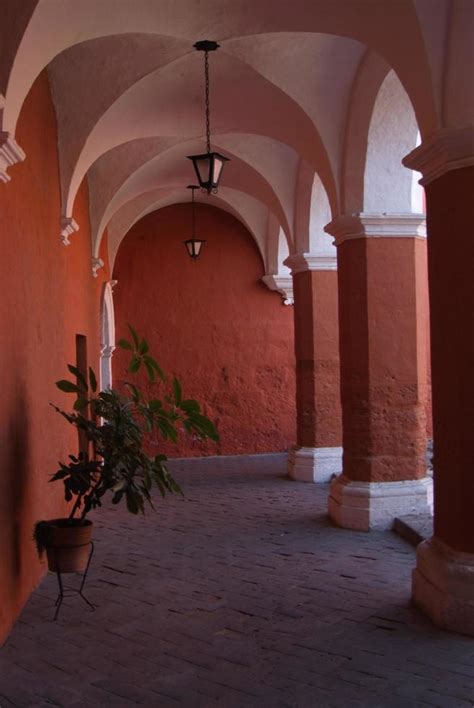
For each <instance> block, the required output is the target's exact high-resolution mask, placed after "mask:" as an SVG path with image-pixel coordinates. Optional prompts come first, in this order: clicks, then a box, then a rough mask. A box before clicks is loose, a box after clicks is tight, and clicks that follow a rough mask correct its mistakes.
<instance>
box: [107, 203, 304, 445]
mask: <svg viewBox="0 0 474 708" xmlns="http://www.w3.org/2000/svg"><path fill="white" fill-rule="evenodd" d="M196 219H197V232H198V234H200V235H202V237H203V238H205V239H206V243H205V245H204V247H203V251H202V255H201V257H200V259H199V260H198V261H196V262H193V261H191V259H190V258H189V256H187V254H186V251H185V247H184V245H183V243H182V242H183V240H184V239H185V238H187V237H188V235H189V230H190V210H189V205H177V206H170V207H167V208H165V209H163V210H161V211H159V212H155V213H153V214H150V215H148V216H146V217H145V218H144V219H142V220H141V221H140V222H139V223H138V224H136V225H135V226H134V227H133V229H132V230H131V232H130V233H129V234H128V235H127V237H126V238H125V240H124V241H123V243H122V245H121V246H120V249H119V252H118V255H117V260H116V264H115V268H114V278H116V279H117V280H118V284H117V285H116V287H115V289H114V301H115V308H116V327H117V337H120V336H124V335H126V334H127V332H126V323H127V322H129V323H131V324H132V325H133V326H135V327H136V329H137V330H138V331H139V333H141V334H142V335H143V336H145V337H146V338H147V339H148V341H149V343H150V347H151V349H152V350H153V352H155V355H156V357H157V359H158V361H159V363H160V364H161V366H162V367H163V369H164V370H165V371H166V372H168V373H170V372H175V373H176V374H177V375H178V377H180V379H181V380H182V383H183V388H184V391H185V393H186V396H188V397H194V398H196V399H198V400H199V401H201V402H203V403H204V404H205V406H204V407H205V410H206V412H207V413H208V415H210V416H211V417H212V418H213V419H214V420H215V421H216V422H217V426H218V429H219V432H220V435H221V442H220V444H219V445H218V446H215V445H210V444H207V445H203V444H199V443H197V444H196V443H195V444H193V442H192V441H186V442H183V443H182V444H181V445H179V446H178V447H177V448H174V447H170V446H168V447H167V448H166V452H167V453H168V454H170V455H175V456H176V455H182V456H192V455H202V454H216V453H218V454H240V453H258V452H276V451H282V450H286V449H287V448H288V447H289V446H290V445H292V444H294V442H295V436H296V429H295V428H296V423H295V418H296V416H295V373H294V368H295V359H294V344H293V312H292V308H291V307H284V306H283V305H282V303H281V298H280V296H279V295H278V294H276V293H273V292H270V291H269V290H268V289H267V288H266V287H265V286H264V285H263V284H262V283H261V282H260V279H261V277H262V276H263V274H264V272H263V265H262V261H261V258H260V255H259V253H258V250H257V247H256V245H255V243H254V241H253V239H252V237H251V236H250V234H249V233H248V232H247V231H246V229H245V228H244V227H243V226H242V225H241V224H240V222H238V221H237V220H236V219H234V218H233V217H232V216H230V215H229V214H227V213H226V212H223V211H221V210H218V209H215V208H212V207H209V206H207V205H197V209H196ZM124 361H125V359H124V358H123V354H122V353H121V352H118V353H116V355H114V364H113V365H114V376H115V381H116V382H117V379H121V378H123V376H124Z"/></svg>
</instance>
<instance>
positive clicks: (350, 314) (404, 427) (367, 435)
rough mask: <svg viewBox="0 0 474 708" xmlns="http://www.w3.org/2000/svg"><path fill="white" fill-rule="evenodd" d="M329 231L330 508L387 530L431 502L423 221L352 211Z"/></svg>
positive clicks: (363, 526)
mask: <svg viewBox="0 0 474 708" xmlns="http://www.w3.org/2000/svg"><path fill="white" fill-rule="evenodd" d="M326 230H327V231H328V233H331V234H332V235H333V236H335V238H336V245H337V248H338V273H339V329H340V357H341V400H342V415H343V448H344V454H343V474H342V475H340V476H339V477H338V478H337V479H335V480H333V481H332V483H331V490H330V497H329V514H330V516H331V517H332V519H333V520H334V521H335V522H336V523H337V524H338V525H340V526H344V527H346V528H352V529H358V530H368V529H370V528H374V527H378V528H390V527H391V526H392V524H393V520H394V518H395V517H396V516H399V515H401V514H412V513H419V512H430V511H431V508H432V480H431V478H429V477H427V475H426V463H425V450H426V396H427V351H426V348H427V338H426V318H427V316H428V312H427V305H426V303H427V300H426V286H427V282H426V281H427V272H426V238H425V220H424V216H423V215H420V214H418V215H414V214H400V215H394V214H391V215H383V214H359V215H356V216H342V217H340V218H339V219H337V220H335V221H333V222H331V223H330V224H328V226H327V227H326Z"/></svg>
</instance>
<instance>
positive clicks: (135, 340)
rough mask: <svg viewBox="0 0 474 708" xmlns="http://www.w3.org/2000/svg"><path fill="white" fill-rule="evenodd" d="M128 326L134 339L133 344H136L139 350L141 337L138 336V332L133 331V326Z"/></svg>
mask: <svg viewBox="0 0 474 708" xmlns="http://www.w3.org/2000/svg"><path fill="white" fill-rule="evenodd" d="M127 326H128V329H129V331H130V334H131V335H132V337H133V342H134V344H135V349H138V347H139V345H140V339H139V337H138V334H137V333H136V331H135V330H134V329H133V327H132V325H127Z"/></svg>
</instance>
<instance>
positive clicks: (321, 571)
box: [0, 455, 474, 708]
mask: <svg viewBox="0 0 474 708" xmlns="http://www.w3.org/2000/svg"><path fill="white" fill-rule="evenodd" d="M285 469H286V456H284V455H260V456H253V457H252V456H250V457H233V458H220V459H219V458H208V459H207V460H187V461H175V462H174V463H173V471H174V473H175V476H176V478H177V479H178V481H179V482H180V483H181V485H182V487H183V490H184V492H185V498H184V499H182V498H167V499H165V500H163V501H161V500H160V499H157V500H156V509H157V511H156V513H153V512H150V513H148V514H147V515H146V517H145V518H135V517H132V516H131V515H130V514H128V513H127V511H126V509H125V508H124V507H118V508H117V507H114V508H110V509H106V510H101V512H100V513H99V514H97V513H96V515H95V519H96V530H95V539H96V554H95V557H94V560H93V565H92V567H91V571H90V577H89V579H88V582H87V585H86V594H87V595H88V597H89V598H90V599H91V600H92V601H93V602H94V603H96V604H97V609H96V610H95V612H90V611H89V609H88V607H87V606H86V605H85V604H84V603H83V602H82V600H81V599H80V598H79V597H71V598H67V599H66V600H65V602H64V605H63V607H62V609H61V614H60V617H59V620H58V621H57V622H55V623H54V622H51V618H52V616H53V611H54V607H53V604H54V599H55V596H56V591H57V588H56V578H55V576H54V575H52V574H50V575H48V576H47V577H46V578H45V579H44V580H43V582H42V584H41V586H40V587H39V588H38V590H37V591H36V592H35V593H34V594H33V595H32V597H31V599H30V601H29V603H28V605H27V607H26V608H25V610H24V612H23V614H22V615H21V618H20V620H19V621H18V622H17V624H16V626H15V629H14V630H13V632H12V633H11V635H10V637H9V639H8V640H7V643H6V644H5V646H4V647H3V648H2V649H0V706H1V708H8V707H9V706H31V707H33V706H34V707H35V708H40V707H43V706H76V707H77V708H79V707H81V708H83V707H85V706H87V707H89V706H102V705H103V706H133V705H136V704H140V705H145V706H157V707H161V706H179V705H182V706H203V707H204V706H222V707H225V708H233V707H234V706H244V707H245V706H259V707H265V708H266V707H269V708H274V707H275V708H277V707H280V706H281V707H283V706H297V707H299V706H302V707H303V706H304V707H319V706H338V707H339V706H340V707H341V708H346V707H348V708H350V707H352V706H364V707H365V706H400V708H402V707H403V708H409V707H410V706H413V707H415V706H424V705H433V706H453V707H454V706H459V707H461V706H472V705H473V704H474V642H473V640H472V639H469V638H467V637H463V636H460V635H456V634H449V633H446V632H442V631H440V630H437V629H435V628H434V627H433V625H432V624H431V623H430V622H429V620H428V619H426V618H425V617H424V616H422V615H421V613H419V612H418V611H417V610H416V609H414V608H412V607H411V605H410V573H411V570H412V568H413V567H414V565H415V551H414V549H413V548H412V547H411V546H409V545H408V544H406V543H405V542H404V541H403V540H402V539H400V538H398V537H397V536H396V535H395V534H393V533H392V532H372V533H367V534H365V533H356V532H351V531H347V530H344V529H339V528H336V527H334V526H333V525H332V524H331V523H330V522H329V521H328V518H327V516H326V499H327V493H328V487H327V486H326V485H321V486H319V485H318V486H315V485H311V484H304V483H298V482H291V481H289V480H288V479H287V478H286V476H285ZM67 580H68V583H69V584H71V583H72V582H73V580H76V578H71V576H69V577H68V578H67Z"/></svg>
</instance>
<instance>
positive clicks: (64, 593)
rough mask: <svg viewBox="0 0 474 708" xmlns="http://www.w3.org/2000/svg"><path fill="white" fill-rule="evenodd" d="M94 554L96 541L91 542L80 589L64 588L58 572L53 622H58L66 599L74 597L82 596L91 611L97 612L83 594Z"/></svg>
mask: <svg viewBox="0 0 474 708" xmlns="http://www.w3.org/2000/svg"><path fill="white" fill-rule="evenodd" d="M93 554H94V541H91V543H90V551H89V558H88V559H87V565H86V569H85V571H84V573H83V574H82V580H81V585H80V587H79V589H76V588H64V585H63V579H62V576H61V572H60V571H59V570H58V571H56V575H57V578H58V585H59V594H58V596H57V598H56V602H55V603H54V604H55V607H56V612H55V613H54V617H53V621H55V620H57V618H58V615H59V610H60V609H61V605H62V604H63V600H64V598H65V597H71V596H72V595H80V596H81V597H82V599H83V600H84V602H86V603H87V604H88V605H89V607H90V608H91V610H92V611H94V610H95V605H94V604H92V602H91V601H90V600H88V599H87V597H86V596H85V595H84V593H83V590H84V583H85V582H86V578H87V573H88V572H89V566H90V564H91V560H92V556H93Z"/></svg>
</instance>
